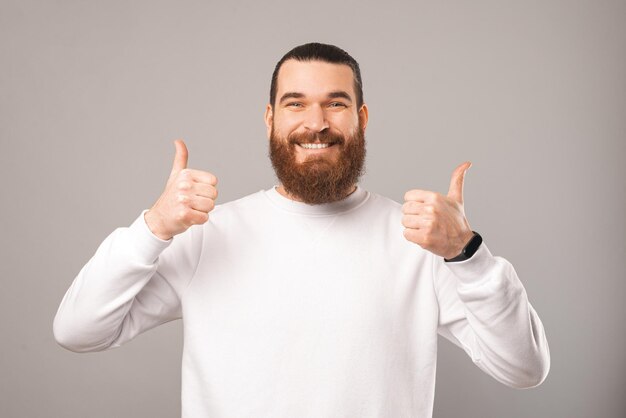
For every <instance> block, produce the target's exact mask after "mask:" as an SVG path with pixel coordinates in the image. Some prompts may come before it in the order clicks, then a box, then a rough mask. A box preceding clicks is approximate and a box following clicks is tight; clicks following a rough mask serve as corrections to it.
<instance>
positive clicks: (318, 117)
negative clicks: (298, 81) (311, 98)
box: [304, 105, 328, 132]
mask: <svg viewBox="0 0 626 418" xmlns="http://www.w3.org/2000/svg"><path fill="white" fill-rule="evenodd" d="M304 127H305V128H306V129H307V130H309V131H313V132H322V131H323V130H325V129H328V121H327V120H326V114H325V113H324V110H323V109H322V108H321V106H318V105H314V106H310V107H309V108H308V109H307V110H306V114H305V116H304Z"/></svg>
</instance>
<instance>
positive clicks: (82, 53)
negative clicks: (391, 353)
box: [0, 0, 626, 418]
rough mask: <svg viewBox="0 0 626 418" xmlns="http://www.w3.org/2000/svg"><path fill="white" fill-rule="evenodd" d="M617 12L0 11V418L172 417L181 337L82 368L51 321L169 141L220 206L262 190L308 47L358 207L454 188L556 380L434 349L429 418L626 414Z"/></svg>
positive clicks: (623, 112)
mask: <svg viewBox="0 0 626 418" xmlns="http://www.w3.org/2000/svg"><path fill="white" fill-rule="evenodd" d="M625 22H626V5H625V2H623V1H591V0H590V1H524V2H506V1H495V0H494V1H473V2H469V1H451V2H432V3H426V2H409V1H404V2H398V3H394V2H388V3H387V4H386V5H384V6H383V5H382V4H381V3H379V2H366V1H349V2H338V1H307V2H297V1H294V0H290V1H272V2H269V1H267V2H253V1H249V2H245V3H244V2H237V1H233V2H228V3H227V2H209V1H202V2H201V1H195V2H174V1H172V2H165V1H128V2H120V1H107V2H104V1H101V2H96V1H39V2H33V1H23V0H21V1H7V0H2V1H0V60H1V65H0V92H1V93H0V137H1V140H2V152H1V153H0V159H1V161H0V163H1V164H0V170H1V172H0V174H1V176H2V179H3V182H2V184H3V186H2V205H1V209H0V210H2V216H1V218H0V222H2V225H1V230H2V233H3V236H2V240H1V244H0V245H1V250H2V251H1V254H2V262H1V263H0V277H1V278H2V291H1V292H0V299H1V300H0V302H1V303H0V327H1V328H0V331H1V335H2V345H1V346H2V356H1V357H0V376H1V377H0V379H1V380H0V382H1V383H0V415H1V416H2V417H44V416H45V417H87V416H89V417H174V416H178V415H179V413H180V400H179V398H180V357H181V348H182V347H181V338H182V328H181V323H180V321H176V322H174V323H169V324H166V325H164V326H161V327H159V328H157V329H154V330H152V331H149V332H147V333H145V334H143V335H141V336H140V337H138V338H137V339H135V340H134V341H132V342H130V343H128V344H127V345H125V346H124V347H121V348H118V349H115V350H111V351H107V352H101V353H94V354H74V353H71V352H69V351H65V350H63V349H62V348H60V347H59V346H57V345H56V343H55V342H54V339H53V335H52V319H53V317H54V314H55V312H56V309H57V307H58V305H59V303H60V301H61V298H62V296H63V294H64V292H65V291H66V289H67V288H68V287H69V285H70V283H71V281H72V280H73V278H74V277H75V275H76V274H77V273H78V271H79V270H80V268H81V267H82V265H83V264H84V263H85V262H87V260H88V259H89V258H90V257H91V255H92V254H93V252H94V251H95V250H96V248H97V246H98V245H99V243H100V242H101V241H102V240H103V239H104V238H105V237H106V236H107V235H108V234H109V233H110V232H111V231H112V230H113V229H115V228H116V227H119V226H127V225H129V224H130V223H131V222H132V221H133V220H134V219H135V217H136V216H138V214H139V213H140V211H141V210H142V209H144V208H149V207H150V206H151V205H152V203H153V202H154V201H155V200H156V198H157V197H158V196H159V194H160V193H161V190H162V188H163V186H164V184H165V181H166V179H167V176H168V174H169V171H170V167H171V163H172V159H173V155H174V145H173V143H172V142H173V140H174V139H176V138H179V137H182V138H184V139H185V140H186V143H187V146H188V148H189V152H190V166H191V167H193V168H198V169H203V170H207V171H211V172H213V173H214V174H216V175H217V176H218V178H219V181H220V187H219V190H220V197H219V199H218V203H219V202H226V201H229V200H232V199H236V198H238V197H241V196H244V195H246V194H248V193H252V192H255V191H258V190H260V189H265V188H268V187H270V186H271V185H272V184H274V183H275V179H274V176H273V171H272V169H271V166H270V164H269V161H268V158H267V140H266V137H265V128H264V125H263V119H262V116H263V111H264V106H265V104H266V102H267V96H268V89H269V80H270V75H271V72H272V70H273V67H274V65H275V63H276V61H277V60H278V59H279V58H280V57H281V56H282V54H283V53H285V52H286V51H287V50H289V49H290V48H292V47H293V46H295V45H298V44H300V43H304V42H309V41H321V42H329V43H334V44H336V45H338V46H340V47H343V48H345V49H346V50H348V51H349V52H350V53H351V54H352V55H353V56H354V57H355V58H356V59H357V60H358V61H359V62H360V64H361V67H362V72H363V79H364V88H365V100H366V102H367V103H368V104H369V107H370V124H369V128H368V131H367V140H368V159H367V169H368V174H367V175H366V177H365V178H364V180H363V182H362V185H363V186H364V187H366V188H367V189H369V190H371V191H374V192H377V193H380V194H383V195H386V196H389V197H391V198H393V199H395V200H397V201H402V198H403V194H404V192H405V191H406V190H409V189H411V188H424V189H431V190H436V191H440V192H446V191H447V188H448V182H449V178H450V174H451V172H452V170H453V169H454V167H455V166H456V165H457V164H459V163H460V162H462V161H464V160H466V159H469V160H471V161H473V163H474V165H473V167H472V168H471V169H470V171H469V172H468V175H467V177H466V186H465V199H466V213H467V216H468V219H469V221H470V224H471V226H472V227H473V228H474V229H476V230H478V231H480V232H481V233H482V234H483V235H484V237H485V239H486V241H487V242H488V244H489V246H490V248H491V250H492V252H493V253H494V254H496V255H500V256H503V257H505V258H507V259H508V260H509V261H511V262H512V263H513V265H514V266H515V268H516V271H517V272H518V274H519V276H520V278H521V279H522V281H523V283H524V285H525V287H526V290H527V292H528V294H529V297H530V300H531V302H532V304H533V306H534V307H535V309H536V310H537V312H538V313H539V315H540V317H541V319H542V321H543V324H544V326H545V329H546V333H547V336H548V341H549V344H550V349H551V353H552V368H551V371H550V375H549V376H548V378H547V380H546V381H545V382H544V384H543V385H542V386H540V387H538V388H535V389H532V390H514V389H510V388H507V387H505V386H503V385H501V384H499V383H497V382H496V381H495V380H493V379H491V378H490V377H488V376H487V375H485V374H483V373H482V372H481V371H480V370H479V369H478V368H477V367H475V366H474V365H473V364H472V363H471V361H470V359H469V357H467V355H466V354H465V353H464V352H462V351H461V350H460V349H458V348H457V347H455V346H453V345H452V344H450V343H449V342H447V341H445V340H440V341H441V344H440V357H439V366H438V374H437V388H436V397H435V414H434V415H435V417H455V416H467V417H568V418H571V417H607V418H608V417H615V418H618V417H624V416H626V401H625V399H624V395H625V394H626V393H625V392H626V391H625V388H626V364H625V356H624V354H623V353H624V352H626V337H625V333H624V325H623V324H624V320H625V319H626V315H625V313H626V312H625V308H624V304H623V299H624V296H625V295H626V292H625V282H626V281H625V277H624V271H625V267H626V266H625V261H624V255H625V253H626V251H625V237H626V226H625V220H624V214H625V213H626V210H625V209H626V208H625V202H626V199H625V196H624V195H625V190H626V187H625V184H624V178H625V177H626V176H625V174H626V173H625V169H624V164H623V160H624V157H625V156H626V153H625V152H624V151H625V145H624V143H625V137H626V82H625V81H626V76H625V75H626V24H625Z"/></svg>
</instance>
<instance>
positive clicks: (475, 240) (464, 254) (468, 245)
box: [444, 231, 483, 262]
mask: <svg viewBox="0 0 626 418" xmlns="http://www.w3.org/2000/svg"><path fill="white" fill-rule="evenodd" d="M482 242H483V239H482V237H481V236H480V234H479V233H478V232H476V231H471V232H470V235H469V239H467V240H466V241H465V245H464V246H463V248H462V249H461V250H460V251H459V252H458V253H457V254H456V255H454V256H452V257H449V258H448V257H444V261H446V262H456V261H465V260H468V259H470V258H471V257H472V256H473V255H474V253H475V252H476V251H477V250H478V248H479V247H480V244H481V243H482Z"/></svg>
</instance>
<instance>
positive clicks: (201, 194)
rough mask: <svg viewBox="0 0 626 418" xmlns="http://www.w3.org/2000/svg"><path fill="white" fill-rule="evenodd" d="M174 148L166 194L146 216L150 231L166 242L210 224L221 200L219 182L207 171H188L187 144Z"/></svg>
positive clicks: (177, 141) (178, 142)
mask: <svg viewBox="0 0 626 418" xmlns="http://www.w3.org/2000/svg"><path fill="white" fill-rule="evenodd" d="M174 145H175V146H176V155H175V156H174V164H173V166H172V171H171V173H170V177H169V178H168V180H167V184H166V185H165V190H164V191H163V193H162V194H161V197H159V199H158V200H157V201H156V203H155V204H154V205H153V206H152V207H151V208H150V210H149V211H148V212H146V213H145V215H144V219H145V221H146V224H147V225H148V228H150V230H151V231H152V233H153V234H154V235H156V236H157V237H159V238H161V239H163V240H168V239H170V238H172V237H173V236H174V235H177V234H180V233H181V232H184V231H186V230H187V229H188V228H189V227H191V226H192V225H197V224H203V223H205V222H206V221H208V220H209V212H210V211H211V210H213V208H214V207H215V199H216V198H217V188H216V185H217V178H216V177H215V176H214V175H213V174H211V173H209V172H207V171H200V170H193V169H190V168H187V156H188V152H187V147H186V146H185V143H184V142H183V141H182V140H181V139H178V140H176V141H174Z"/></svg>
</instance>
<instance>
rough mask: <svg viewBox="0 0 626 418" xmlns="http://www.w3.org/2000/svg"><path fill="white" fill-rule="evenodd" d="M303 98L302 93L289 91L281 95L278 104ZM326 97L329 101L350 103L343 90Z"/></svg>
mask: <svg viewBox="0 0 626 418" xmlns="http://www.w3.org/2000/svg"><path fill="white" fill-rule="evenodd" d="M304 97H305V96H304V94H303V93H298V92H295V91H290V92H287V93H285V94H283V95H282V96H281V97H280V100H279V103H282V102H284V101H285V100H288V99H302V98H304ZM327 97H328V98H329V99H337V98H342V99H346V100H347V101H349V102H350V103H352V97H350V95H349V94H348V93H347V92H345V91H343V90H339V91H332V92H330V93H328V95H327Z"/></svg>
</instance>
